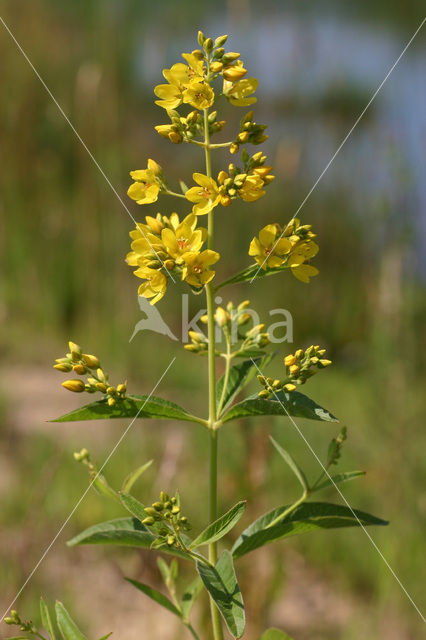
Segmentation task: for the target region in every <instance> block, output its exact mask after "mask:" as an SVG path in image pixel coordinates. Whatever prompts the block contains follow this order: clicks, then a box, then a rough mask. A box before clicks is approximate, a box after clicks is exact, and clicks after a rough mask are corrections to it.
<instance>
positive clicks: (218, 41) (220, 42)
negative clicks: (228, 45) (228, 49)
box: [214, 35, 228, 47]
mask: <svg viewBox="0 0 426 640" xmlns="http://www.w3.org/2000/svg"><path fill="white" fill-rule="evenodd" d="M227 40H228V36H227V35H223V36H219V37H218V38H216V40H215V41H214V46H215V47H223V45H224V44H225V42H226V41H227Z"/></svg>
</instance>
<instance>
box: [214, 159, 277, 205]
mask: <svg viewBox="0 0 426 640" xmlns="http://www.w3.org/2000/svg"><path fill="white" fill-rule="evenodd" d="M241 159H242V161H243V164H244V166H243V168H242V169H241V168H240V167H237V166H236V165H235V164H234V163H231V164H230V165H229V166H228V172H226V171H220V172H219V175H218V177H217V181H218V183H219V185H220V186H219V194H220V203H221V204H222V206H225V207H226V206H228V205H230V204H231V201H232V200H234V199H235V198H241V200H244V201H245V202H255V201H256V200H258V199H259V198H261V197H262V196H264V195H265V191H264V187H266V186H268V184H270V183H271V182H272V180H274V178H275V176H273V175H270V173H271V171H272V167H270V166H265V161H266V156H265V155H263V154H262V152H261V151H259V152H258V153H255V154H254V155H253V156H249V154H248V153H247V151H246V149H244V150H243V152H242V154H241Z"/></svg>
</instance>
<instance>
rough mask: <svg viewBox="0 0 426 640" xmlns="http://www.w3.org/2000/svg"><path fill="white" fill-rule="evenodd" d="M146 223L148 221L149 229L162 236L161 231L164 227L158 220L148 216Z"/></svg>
mask: <svg viewBox="0 0 426 640" xmlns="http://www.w3.org/2000/svg"><path fill="white" fill-rule="evenodd" d="M145 221H146V224H147V225H148V227H149V228H150V229H151V230H152V231H153V232H154V233H157V234H160V233H161V231H162V230H163V229H164V225H163V224H162V223H161V222H160V221H159V220H156V219H155V218H153V217H152V216H146V217H145Z"/></svg>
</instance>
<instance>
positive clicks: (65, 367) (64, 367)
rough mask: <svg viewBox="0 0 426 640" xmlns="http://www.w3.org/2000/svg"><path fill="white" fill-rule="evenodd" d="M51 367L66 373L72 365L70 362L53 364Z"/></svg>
mask: <svg viewBox="0 0 426 640" xmlns="http://www.w3.org/2000/svg"><path fill="white" fill-rule="evenodd" d="M53 368H54V369H56V370H57V371H63V372H64V373H68V372H69V371H71V370H72V366H71V365H70V364H65V363H62V364H54V365H53Z"/></svg>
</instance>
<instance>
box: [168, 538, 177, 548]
mask: <svg viewBox="0 0 426 640" xmlns="http://www.w3.org/2000/svg"><path fill="white" fill-rule="evenodd" d="M174 541H175V537H174V536H168V537H167V544H168V545H169V547H171V546H172V544H174Z"/></svg>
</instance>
